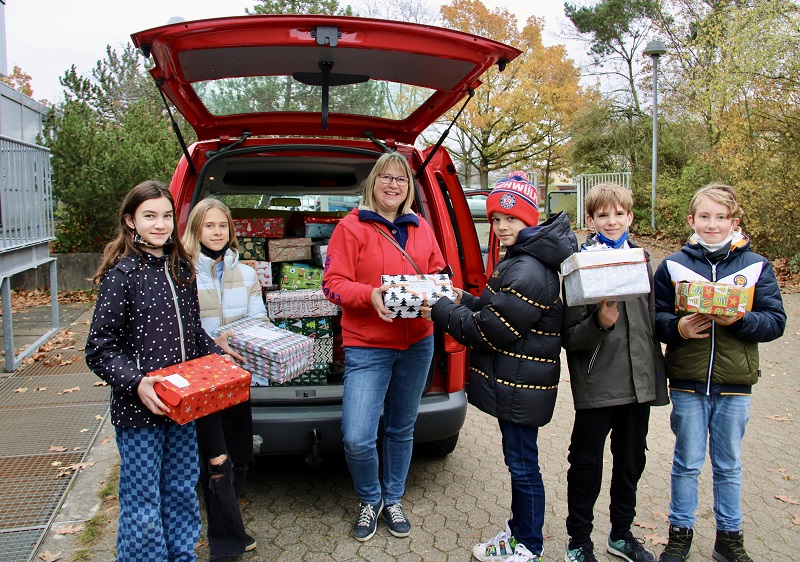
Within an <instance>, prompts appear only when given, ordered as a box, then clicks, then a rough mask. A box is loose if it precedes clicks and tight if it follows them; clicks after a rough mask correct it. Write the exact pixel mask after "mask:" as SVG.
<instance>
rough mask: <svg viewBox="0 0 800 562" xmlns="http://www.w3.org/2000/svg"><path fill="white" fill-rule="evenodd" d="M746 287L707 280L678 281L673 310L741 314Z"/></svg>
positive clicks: (745, 300)
mask: <svg viewBox="0 0 800 562" xmlns="http://www.w3.org/2000/svg"><path fill="white" fill-rule="evenodd" d="M747 301H748V294H747V289H745V288H743V287H737V286H736V285H724V284H722V283H711V282H708V281H680V282H678V284H677V285H676V286H675V310H676V311H677V310H682V311H685V312H699V313H700V314H720V315H722V316H742V315H744V313H745V311H746V310H747Z"/></svg>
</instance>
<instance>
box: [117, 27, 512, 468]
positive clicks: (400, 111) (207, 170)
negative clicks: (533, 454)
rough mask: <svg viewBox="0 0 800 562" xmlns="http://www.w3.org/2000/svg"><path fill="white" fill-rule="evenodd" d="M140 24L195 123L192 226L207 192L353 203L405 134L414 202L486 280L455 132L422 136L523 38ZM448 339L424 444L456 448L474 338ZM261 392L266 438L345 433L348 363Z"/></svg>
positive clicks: (258, 401)
mask: <svg viewBox="0 0 800 562" xmlns="http://www.w3.org/2000/svg"><path fill="white" fill-rule="evenodd" d="M132 38H133V41H134V44H135V45H136V46H137V47H138V48H139V49H141V51H142V52H143V53H144V54H145V55H146V56H148V57H151V58H152V60H153V63H154V67H153V68H152V70H151V73H152V76H153V78H154V79H155V81H156V84H157V86H158V88H159V89H160V90H161V91H162V92H163V94H164V96H166V98H167V99H168V100H169V101H170V102H172V104H173V105H174V106H175V107H176V108H177V110H178V111H179V112H180V113H181V114H182V115H183V116H184V117H185V118H186V120H187V121H188V122H189V124H191V126H192V127H193V128H194V130H195V131H196V133H197V138H198V141H197V142H196V143H195V144H193V145H191V146H189V147H186V148H185V150H184V157H183V158H181V160H180V161H179V162H178V164H177V169H176V171H175V174H174V176H173V178H172V181H171V183H170V190H171V192H172V194H173V196H174V198H175V203H176V205H177V214H178V225H179V228H180V230H181V231H183V228H184V227H185V225H186V220H187V217H188V215H189V210H190V209H191V208H192V206H193V205H194V204H195V203H196V202H197V201H199V200H201V199H203V198H205V197H209V196H211V197H216V198H219V199H221V200H223V201H224V202H225V203H226V204H227V205H228V206H229V207H230V208H231V209H232V212H233V214H234V217H240V218H245V217H279V218H283V219H284V220H285V224H286V228H287V229H289V228H290V227H291V225H293V224H295V225H296V224H298V221H300V222H299V224H301V225H302V221H303V220H304V218H305V219H307V218H308V217H309V216H316V217H328V218H331V217H333V218H334V219H335V218H336V217H341V216H343V215H344V213H346V210H343V209H349V208H352V207H353V206H356V205H357V204H358V195H359V194H360V192H361V185H362V182H363V181H364V179H365V178H366V176H367V174H368V173H369V171H370V169H371V168H372V166H373V164H374V163H375V160H376V159H377V158H378V157H379V156H380V155H381V154H382V153H383V152H384V151H386V150H397V151H399V152H401V153H402V154H404V155H405V156H406V157H407V158H408V160H409V163H410V164H411V167H412V169H413V170H414V171H415V176H416V177H415V178H414V179H415V181H414V187H415V189H416V208H415V210H416V212H418V213H420V214H421V215H422V216H423V217H425V219H426V220H427V221H428V222H429V223H430V224H431V226H432V227H433V229H434V231H435V233H436V236H437V238H438V241H439V245H440V246H441V249H442V253H443V255H444V257H445V259H446V260H447V262H448V263H449V265H450V266H451V267H452V272H453V276H452V280H453V282H454V284H455V285H456V286H458V287H463V288H465V289H466V290H468V291H470V292H473V293H477V292H479V291H480V290H481V289H482V288H483V286H484V284H485V280H486V272H485V271H484V265H483V260H482V257H481V248H480V245H479V242H478V238H477V236H476V231H475V225H474V223H473V219H472V217H471V215H470V209H469V207H468V205H467V201H466V199H465V197H464V194H463V191H462V187H461V185H460V183H459V181H458V178H457V176H456V170H455V167H454V165H453V162H452V160H451V159H450V156H449V155H448V153H447V151H446V150H445V148H444V147H442V146H433V147H429V148H424V149H422V148H419V147H418V146H416V145H415V142H416V141H417V139H418V137H419V135H420V133H422V131H424V130H425V129H426V128H427V127H429V126H430V125H432V124H433V123H434V121H436V120H437V119H439V118H440V117H442V116H443V115H444V114H445V113H446V112H447V111H448V110H450V109H451V108H453V107H455V106H456V105H457V104H458V103H459V102H462V100H464V101H466V100H465V98H468V97H470V96H471V95H472V93H473V91H474V90H475V89H477V88H479V86H480V84H481V81H480V77H481V75H482V74H483V73H484V72H486V71H487V70H488V69H489V68H490V67H492V66H493V65H498V66H499V68H500V70H502V69H504V68H505V65H506V64H508V63H509V62H510V61H512V60H513V59H514V58H516V57H517V56H518V55H519V54H520V52H519V51H518V50H517V49H514V48H513V47H509V46H507V45H503V44H501V43H498V42H496V41H492V40H489V39H484V38H481V37H477V36H474V35H469V34H466V33H461V32H457V31H452V30H447V29H442V28H437V27H431V26H425V25H416V24H409V23H403V22H396V21H382V20H375V19H365V18H353V17H337V16H318V15H309V16H299V15H270V16H242V17H231V18H223V19H213V20H203V21H193V22H181V23H175V24H171V25H166V26H163V27H158V28H155V29H150V30H146V31H141V32H139V33H135V34H133V35H132ZM440 129H441V130H444V129H445V127H444V126H442V127H440ZM176 130H177V127H176ZM183 144H184V146H185V143H183ZM329 201H330V202H331V205H330V206H329ZM309 202H313V204H312V203H309ZM435 340H436V351H435V355H434V359H433V362H432V363H431V366H430V371H429V376H428V383H427V388H426V391H425V394H424V396H423V398H422V404H421V407H420V411H419V416H418V419H417V423H416V428H415V433H414V439H415V443H416V446H417V451H418V452H424V453H427V454H433V455H446V454H449V453H450V452H452V451H453V449H454V448H455V446H456V443H457V441H458V433H459V431H460V429H461V427H462V425H463V423H464V419H465V417H466V412H467V402H466V397H465V394H464V381H465V379H466V376H467V369H468V354H467V351H466V350H465V349H464V347H463V346H461V345H460V344H458V343H457V342H455V341H454V340H452V339H451V338H450V337H449V336H446V335H444V334H442V333H438V334H436V338H435ZM251 397H252V406H253V424H254V433H255V434H256V437H255V442H256V443H257V444H258V443H260V449H259V450H258V451H257V452H258V453H260V454H280V453H305V454H307V455H309V460H310V461H311V462H316V461H317V460H318V459H319V455H320V453H322V452H326V451H337V450H341V449H342V440H341V402H342V385H341V383H338V384H337V383H336V381H335V379H333V378H331V379H330V380H325V381H320V383H319V384H308V385H301V386H292V385H289V386H287V385H274V386H266V387H253V388H252V393H251Z"/></svg>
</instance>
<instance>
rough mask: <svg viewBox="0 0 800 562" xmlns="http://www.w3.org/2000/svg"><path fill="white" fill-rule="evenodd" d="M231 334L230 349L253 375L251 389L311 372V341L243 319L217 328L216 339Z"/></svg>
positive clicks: (270, 326)
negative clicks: (239, 354) (242, 359)
mask: <svg viewBox="0 0 800 562" xmlns="http://www.w3.org/2000/svg"><path fill="white" fill-rule="evenodd" d="M229 331H230V332H233V336H231V337H230V339H229V344H230V346H231V347H232V348H233V349H235V350H236V351H237V352H239V353H241V354H242V356H243V357H244V358H245V365H244V367H245V368H246V369H248V370H249V371H250V372H251V373H252V375H253V384H254V386H268V385H269V384H270V381H274V382H277V383H283V382H286V381H288V380H291V379H293V378H295V377H297V376H298V375H299V374H300V373H303V372H305V371H307V370H308V369H309V368H311V365H312V363H313V361H312V358H313V352H314V340H313V339H311V338H309V337H306V336H303V335H300V334H296V333H294V332H290V331H288V330H282V329H280V328H278V327H276V326H273V325H272V324H269V323H267V322H265V321H264V320H261V319H258V318H243V319H241V320H237V321H235V322H231V323H230V324H226V325H224V326H220V327H219V328H217V329H216V330H214V333H213V334H212V336H213V337H217V336H219V335H220V334H222V333H225V332H229Z"/></svg>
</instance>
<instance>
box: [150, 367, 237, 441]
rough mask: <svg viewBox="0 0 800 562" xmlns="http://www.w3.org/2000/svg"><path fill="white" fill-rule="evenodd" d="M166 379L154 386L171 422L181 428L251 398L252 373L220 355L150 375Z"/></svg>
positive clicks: (153, 372)
mask: <svg viewBox="0 0 800 562" xmlns="http://www.w3.org/2000/svg"><path fill="white" fill-rule="evenodd" d="M157 375H160V376H162V377H166V379H167V380H165V381H163V382H158V383H156V384H155V391H156V394H158V397H159V398H161V401H162V402H164V403H165V404H166V405H167V406H169V408H170V410H171V411H170V413H169V414H167V416H169V418H170V419H171V420H173V421H175V422H177V423H179V424H181V425H183V424H185V423H188V422H190V421H193V420H196V419H197V418H202V417H203V416H207V415H209V414H213V413H214V412H218V411H220V410H224V409H225V408H229V407H231V406H234V405H236V404H240V403H242V402H244V401H246V400H247V399H248V398H250V373H248V372H247V371H245V370H244V369H242V368H241V367H239V366H238V365H236V364H234V363H232V362H230V361H228V360H226V359H225V358H224V357H222V356H221V355H216V354H212V355H206V356H205V357H200V358H198V359H192V360H191V361H186V362H185V363H178V364H177V365H172V366H171V367H165V368H163V369H158V370H157V371H152V372H151V373H148V376H151V377H153V376H157Z"/></svg>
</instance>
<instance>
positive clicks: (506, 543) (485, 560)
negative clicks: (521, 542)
mask: <svg viewBox="0 0 800 562" xmlns="http://www.w3.org/2000/svg"><path fill="white" fill-rule="evenodd" d="M516 546H517V539H515V538H514V537H513V535H512V534H511V529H509V528H508V521H506V530H505V531H500V532H499V533H497V535H496V536H495V537H494V538H493V539H491V540H489V541H487V542H481V543H478V544H476V545H475V546H474V547H473V548H472V556H474V557H475V559H476V560H480V561H481V562H506V561H507V560H510V559H511V557H513V556H514V549H515V548H516Z"/></svg>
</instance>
